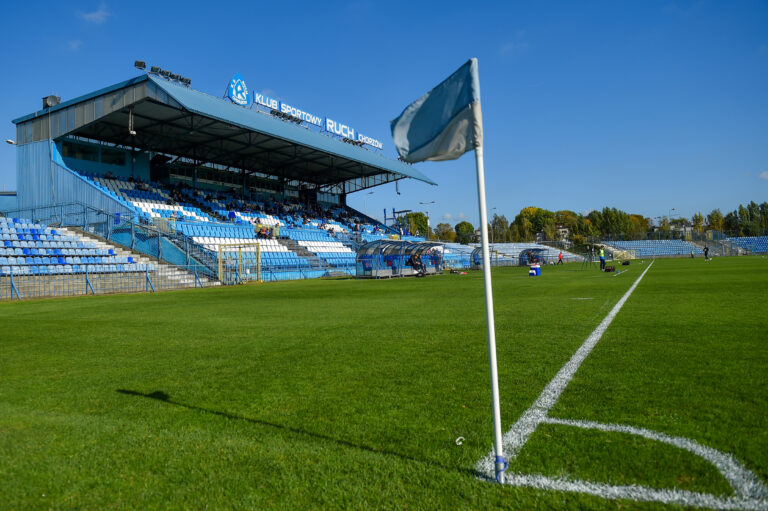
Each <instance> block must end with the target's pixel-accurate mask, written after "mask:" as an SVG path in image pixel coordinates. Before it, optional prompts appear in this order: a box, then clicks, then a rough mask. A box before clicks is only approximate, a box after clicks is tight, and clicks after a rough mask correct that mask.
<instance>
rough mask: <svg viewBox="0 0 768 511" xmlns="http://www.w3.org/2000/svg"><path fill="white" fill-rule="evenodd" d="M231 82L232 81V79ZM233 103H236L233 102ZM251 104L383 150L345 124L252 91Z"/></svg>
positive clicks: (373, 139)
mask: <svg viewBox="0 0 768 511" xmlns="http://www.w3.org/2000/svg"><path fill="white" fill-rule="evenodd" d="M237 76H239V75H236V76H235V77H237ZM232 80H233V81H234V78H233V79H232ZM243 86H245V82H243ZM230 87H231V84H230ZM233 101H235V100H233ZM235 103H238V102H237V101H235ZM253 103H254V104H256V105H261V106H263V107H266V108H269V109H270V110H275V111H277V112H280V113H283V114H286V115H290V116H291V117H295V118H296V119H300V120H302V121H304V122H307V123H309V124H313V125H315V126H317V127H319V128H321V129H322V130H323V131H326V132H328V133H333V134H334V135H339V136H341V137H344V138H348V139H350V140H355V141H357V142H360V143H362V144H365V145H369V146H371V147H375V148H376V149H383V148H384V144H382V143H381V141H379V140H376V139H375V138H371V137H369V136H367V135H363V134H362V133H359V132H357V131H356V130H355V129H354V128H352V127H350V126H348V125H346V124H343V123H341V122H338V121H335V120H333V119H331V118H330V117H325V118H323V117H320V116H318V115H314V114H312V113H310V112H307V111H306V110H301V109H300V108H296V107H295V106H292V105H289V104H288V103H284V102H282V101H279V100H277V99H275V98H272V97H269V96H267V95H266V94H262V93H260V92H256V91H253ZM238 104H242V103H238Z"/></svg>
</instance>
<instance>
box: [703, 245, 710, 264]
mask: <svg viewBox="0 0 768 511" xmlns="http://www.w3.org/2000/svg"><path fill="white" fill-rule="evenodd" d="M704 260H705V261H709V247H708V246H707V245H704Z"/></svg>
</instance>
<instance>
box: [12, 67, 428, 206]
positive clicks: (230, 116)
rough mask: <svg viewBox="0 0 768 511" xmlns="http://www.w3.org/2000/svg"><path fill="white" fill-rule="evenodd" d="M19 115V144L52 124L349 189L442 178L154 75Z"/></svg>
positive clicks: (57, 133)
mask: <svg viewBox="0 0 768 511" xmlns="http://www.w3.org/2000/svg"><path fill="white" fill-rule="evenodd" d="M49 116H50V117H49ZM131 116H132V118H133V131H135V132H136V135H135V136H133V135H131V134H130V133H129V123H130V122H131ZM13 122H14V124H16V125H17V142H18V143H19V144H20V145H21V144H25V143H29V142H33V141H36V140H43V139H47V138H48V126H49V125H50V127H51V128H50V129H51V132H52V137H53V138H59V137H63V136H78V137H84V138H87V139H92V140H98V141H104V142H108V143H112V144H115V145H120V146H124V147H136V148H138V149H142V150H147V151H153V152H158V153H165V154H169V155H173V156H179V157H182V158H187V159H190V160H194V161H196V162H199V163H200V164H204V163H212V164H219V165H224V166H227V167H232V168H234V169H244V170H245V171H246V172H249V173H253V172H259V173H262V174H266V175H270V176H275V177H278V178H283V179H286V180H288V181H299V182H303V183H311V184H315V185H318V186H321V187H326V186H333V185H341V186H342V187H343V189H338V190H337V191H343V192H346V193H350V192H354V191H357V190H361V189H364V188H369V187H371V186H376V185H379V184H383V183H386V182H391V181H396V180H398V179H403V178H413V179H418V180H420V181H423V182H425V183H429V184H435V183H434V182H433V181H432V180H430V179H429V178H428V177H426V176H424V175H423V174H422V173H421V172H419V171H418V170H416V169H415V168H414V167H412V166H410V165H408V164H406V163H404V162H401V161H398V160H393V159H390V158H386V157H385V156H383V155H381V154H379V153H377V152H374V151H370V150H368V149H365V148H363V147H359V146H356V145H352V144H349V143H346V142H343V141H342V140H339V139H336V138H332V137H330V136H328V135H326V134H324V133H320V132H316V131H311V130H310V129H309V128H307V127H306V126H304V125H300V124H297V123H296V122H291V121H288V120H284V119H281V118H279V117H276V116H273V115H270V114H268V113H264V112H260V111H257V110H249V109H246V108H243V107H241V106H237V105H235V104H233V103H231V102H229V101H225V100H223V99H221V98H217V97H215V96H211V95H209V94H205V93H203V92H199V91H196V90H193V89H190V88H188V87H186V86H184V85H181V84H178V83H175V82H171V81H168V80H165V79H163V78H160V77H158V76H154V75H142V76H139V77H137V78H132V79H130V80H126V81H124V82H121V83H118V84H115V85H113V86H111V87H106V88H104V89H100V90H97V91H95V92H92V93H90V94H87V95H84V96H81V97H79V98H76V99H72V100H70V101H65V102H63V103H61V104H59V105H57V106H54V107H51V108H48V109H45V110H40V111H38V112H35V113H33V114H30V115H27V116H24V117H20V118H18V119H15V120H14V121H13ZM49 123H50V124H49Z"/></svg>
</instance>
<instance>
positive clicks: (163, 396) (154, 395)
mask: <svg viewBox="0 0 768 511" xmlns="http://www.w3.org/2000/svg"><path fill="white" fill-rule="evenodd" d="M117 392H119V393H120V394H126V395H129V396H137V397H145V398H150V399H155V400H157V401H162V402H164V403H167V404H169V405H173V406H179V407H182V408H187V409H188V410H196V411H198V412H203V413H209V414H212V415H218V416H220V417H225V418H227V419H234V420H240V421H245V422H250V423H251V424H257V425H259V426H266V427H269V428H274V429H277V430H279V431H281V432H288V433H293V434H296V435H301V436H305V437H309V438H312V439H315V440H323V441H326V442H332V443H334V444H336V445H340V446H343V447H349V448H352V449H357V450H360V451H365V452H370V453H373V454H379V455H383V456H391V457H394V458H399V459H401V460H404V461H410V462H413V463H420V464H425V465H429V466H431V467H438V468H440V469H443V470H448V471H451V472H459V473H461V474H464V475H469V476H472V477H475V478H477V477H479V478H486V477H487V476H486V475H485V474H482V473H481V472H478V471H477V470H475V469H468V468H462V467H452V466H448V465H443V464H441V463H436V462H434V461H430V460H424V459H419V458H414V457H412V456H408V455H407V454H401V453H398V452H394V451H388V450H384V449H376V448H374V447H369V446H367V445H360V444H355V443H352V442H350V441H348V440H344V439H341V438H333V437H330V436H326V435H321V434H319V433H312V432H310V431H304V430H302V429H297V428H292V427H290V426H283V425H281V424H275V423H272V422H268V421H265V420H262V419H253V418H250V417H244V416H242V415H237V414H233V413H228V412H222V411H219V410H211V409H208V408H203V407H200V406H195V405H189V404H185V403H180V402H178V401H172V400H171V397H170V396H169V395H168V394H167V393H165V392H163V391H162V390H156V391H154V392H150V393H148V394H144V393H142V392H137V391H135V390H126V389H117Z"/></svg>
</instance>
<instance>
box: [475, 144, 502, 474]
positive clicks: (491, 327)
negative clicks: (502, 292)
mask: <svg viewBox="0 0 768 511" xmlns="http://www.w3.org/2000/svg"><path fill="white" fill-rule="evenodd" d="M475 163H476V164H477V200H478V203H479V205H480V232H481V245H482V249H483V282H484V283H485V316H486V323H487V325H488V365H489V367H490V373H491V399H492V401H493V450H494V453H495V455H496V456H495V460H496V463H495V466H496V480H497V481H498V482H499V483H504V470H506V468H507V462H506V460H505V459H504V451H503V448H502V445H501V407H500V406H499V373H498V369H497V368H496V326H495V324H494V320H493V289H492V287H491V258H490V255H489V250H488V216H487V214H486V211H485V167H484V164H483V146H482V145H479V146H477V147H475Z"/></svg>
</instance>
